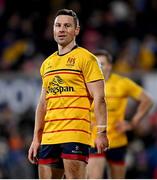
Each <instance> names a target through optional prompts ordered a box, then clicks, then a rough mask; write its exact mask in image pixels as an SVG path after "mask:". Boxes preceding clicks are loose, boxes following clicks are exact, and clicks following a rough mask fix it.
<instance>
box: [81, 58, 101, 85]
mask: <svg viewBox="0 0 157 180" xmlns="http://www.w3.org/2000/svg"><path fill="white" fill-rule="evenodd" d="M82 72H83V75H84V78H85V82H92V81H97V80H103V79H104V76H103V73H102V71H101V69H100V67H99V65H98V61H97V58H96V57H95V56H94V55H88V56H85V57H84V61H83V66H82Z"/></svg>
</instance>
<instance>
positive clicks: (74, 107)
mask: <svg viewBox="0 0 157 180" xmlns="http://www.w3.org/2000/svg"><path fill="white" fill-rule="evenodd" d="M70 108H71V109H84V110H88V111H90V109H89V108H86V107H77V106H70V107H69V106H68V107H58V108H50V109H47V111H51V110H58V109H70Z"/></svg>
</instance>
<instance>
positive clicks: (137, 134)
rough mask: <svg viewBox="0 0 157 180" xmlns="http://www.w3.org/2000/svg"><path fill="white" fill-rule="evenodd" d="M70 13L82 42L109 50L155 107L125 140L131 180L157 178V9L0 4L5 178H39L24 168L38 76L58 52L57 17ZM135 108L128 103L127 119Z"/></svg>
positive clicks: (94, 0) (0, 150) (142, 3)
mask: <svg viewBox="0 0 157 180" xmlns="http://www.w3.org/2000/svg"><path fill="white" fill-rule="evenodd" d="M61 8H69V9H73V10H74V11H75V12H76V13H77V14H78V16H79V19H80V25H81V32H80V35H79V36H78V39H77V42H78V44H79V45H80V46H83V47H85V48H87V49H88V50H90V51H92V52H94V50H96V49H97V48H104V49H107V50H109V51H110V52H111V53H112V54H113V57H114V70H115V71H116V72H118V73H121V74H124V75H126V76H129V77H131V78H132V79H134V80H135V81H136V82H138V83H139V84H141V85H142V86H143V87H144V88H146V90H148V91H149V92H150V94H151V96H152V97H153V99H154V101H155V105H154V107H153V109H152V111H151V113H150V114H149V115H148V116H147V117H145V119H144V120H143V121H142V123H141V124H140V125H139V127H137V130H136V131H134V132H129V133H128V138H129V141H130V143H129V148H128V155H127V158H126V161H127V166H128V171H127V178H136V179H138V178H157V156H156V154H157V96H156V91H157V83H156V82H157V73H156V72H155V71H156V69H157V23H156V19H157V1H156V0H105V1H104V0H89V1H87V0H86V1H85V0H45V1H42V0H31V1H29V0H22V1H20V0H14V1H9V0H0V178H21V179H24V178H36V177H37V173H36V166H32V165H31V164H30V163H29V162H28V160H27V151H28V148H29V145H30V142H31V138H32V133H33V127H34V111H35V107H36V103H37V99H38V96H39V93H40V85H41V81H40V76H39V68H40V65H41V63H42V61H43V60H44V59H45V58H46V57H47V56H48V55H50V54H51V53H52V52H54V51H55V50H56V49H57V47H56V43H55V42H54V40H53V34H52V26H53V24H52V22H53V17H54V14H55V13H56V11H57V10H58V9H61ZM135 106H136V104H135V103H133V102H132V101H131V100H130V101H129V105H128V110H127V118H128V120H129V119H130V118H131V116H132V114H133V113H134V107H135Z"/></svg>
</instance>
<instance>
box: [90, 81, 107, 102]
mask: <svg viewBox="0 0 157 180" xmlns="http://www.w3.org/2000/svg"><path fill="white" fill-rule="evenodd" d="M87 88H88V91H89V93H90V95H91V96H92V97H93V98H94V99H95V98H103V99H104V81H103V80H98V81H92V82H89V83H87Z"/></svg>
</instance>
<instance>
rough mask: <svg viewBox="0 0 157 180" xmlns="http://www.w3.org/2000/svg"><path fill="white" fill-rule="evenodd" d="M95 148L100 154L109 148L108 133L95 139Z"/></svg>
mask: <svg viewBox="0 0 157 180" xmlns="http://www.w3.org/2000/svg"><path fill="white" fill-rule="evenodd" d="M95 146H96V148H97V151H98V153H99V154H101V153H103V152H104V151H105V150H106V149H107V148H108V146H109V143H108V138H107V135H106V133H99V134H97V137H96V139H95Z"/></svg>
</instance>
